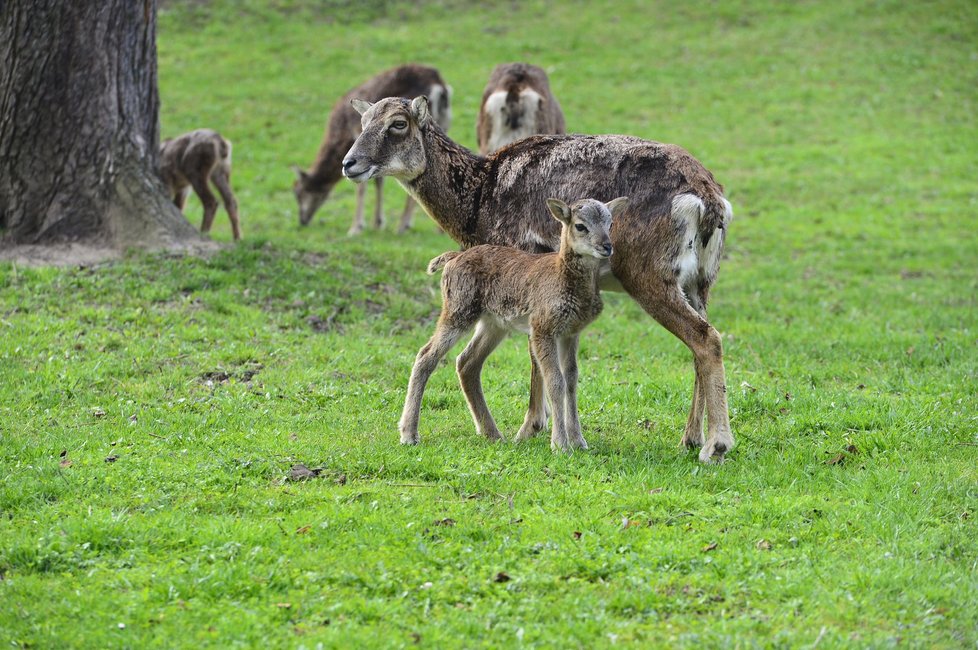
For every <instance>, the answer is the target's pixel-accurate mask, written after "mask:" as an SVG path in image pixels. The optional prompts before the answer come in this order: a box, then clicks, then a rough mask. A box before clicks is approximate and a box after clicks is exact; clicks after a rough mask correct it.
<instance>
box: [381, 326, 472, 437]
mask: <svg viewBox="0 0 978 650" xmlns="http://www.w3.org/2000/svg"><path fill="white" fill-rule="evenodd" d="M465 330H466V328H464V327H458V326H455V325H452V324H448V323H445V322H443V321H442V320H439V321H438V327H437V328H436V329H435V334H434V335H433V336H432V337H431V339H430V340H429V341H428V342H427V343H425V344H424V346H423V347H422V348H421V350H419V351H418V356H417V358H416V359H415V361H414V367H413V368H412V369H411V380H410V381H409V382H408V390H407V397H405V399H404V411H402V413H401V421H400V423H399V424H398V428H399V429H400V432H401V444H405V445H416V444H418V421H419V420H420V419H421V397H422V396H423V395H424V388H425V386H426V385H427V384H428V378H429V377H431V373H433V372H434V371H435V368H437V367H438V362H439V361H441V360H442V358H443V357H444V356H445V355H446V354H447V353H448V351H449V350H451V349H452V346H453V345H455V343H456V342H457V341H458V340H459V339H460V338H461V337H462V335H463V334H465Z"/></svg>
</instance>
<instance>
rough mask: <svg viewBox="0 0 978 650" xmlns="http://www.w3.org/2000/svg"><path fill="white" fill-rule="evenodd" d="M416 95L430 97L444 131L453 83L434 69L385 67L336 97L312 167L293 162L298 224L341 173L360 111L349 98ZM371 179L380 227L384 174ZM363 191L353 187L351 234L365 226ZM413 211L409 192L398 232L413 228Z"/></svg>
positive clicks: (357, 128) (309, 217) (448, 120)
mask: <svg viewBox="0 0 978 650" xmlns="http://www.w3.org/2000/svg"><path fill="white" fill-rule="evenodd" d="M419 95H426V96H427V97H428V99H429V100H430V103H431V113H432V115H433V116H434V118H435V121H437V122H438V123H439V124H440V125H441V127H442V128H443V129H445V130H446V131H447V130H448V127H449V125H450V124H451V120H452V109H451V87H450V86H448V85H447V84H446V83H445V81H444V80H443V79H442V78H441V74H440V73H439V72H438V70H436V69H435V68H429V67H427V66H422V65H414V64H411V65H402V66H399V67H397V68H392V69H390V70H385V71H384V72H381V73H380V74H378V75H377V76H376V77H372V78H371V79H368V80H367V81H365V82H364V83H363V84H361V85H359V86H357V87H356V88H353V89H352V90H350V91H349V92H348V93H346V94H345V95H343V97H341V98H340V100H339V101H338V102H336V105H335V106H333V110H332V112H331V114H330V117H329V123H328V125H327V126H326V133H325V135H324V136H323V142H322V144H321V145H319V153H318V154H316V161H315V162H314V163H313V164H312V168H311V169H310V170H309V171H308V172H305V171H302V170H301V169H299V168H298V167H294V170H295V173H296V181H295V184H294V185H293V187H292V191H293V193H295V198H296V201H298V203H299V223H300V224H301V225H303V226H305V225H308V223H309V222H310V221H312V218H313V216H314V215H315V214H316V211H317V210H318V209H319V206H321V205H322V204H323V202H324V201H325V200H326V198H327V197H328V196H329V193H330V191H332V189H333V186H334V185H336V183H337V182H339V180H340V179H342V178H343V172H342V161H343V157H344V156H345V155H346V152H347V151H349V149H350V147H351V146H353V142H354V141H355V140H356V139H357V136H358V135H360V115H359V114H358V113H357V112H356V111H355V110H353V108H352V107H351V106H350V100H351V99H353V98H359V99H367V100H370V101H376V100H378V99H381V98H383V97H406V98H408V99H413V98H414V97H417V96H419ZM375 184H376V187H377V203H376V206H375V208H374V225H375V226H376V227H377V228H380V227H381V226H382V225H383V224H384V207H383V196H384V194H383V178H381V177H377V179H376V180H375ZM366 193H367V187H366V185H360V186H358V187H357V211H356V213H355V215H354V217H353V224H352V225H351V226H350V231H349V234H351V235H356V234H358V233H360V232H362V231H363V228H364V220H363V203H364V198H365V196H366ZM413 212H414V201H413V200H412V199H411V197H410V196H408V197H407V202H406V203H405V204H404V212H403V214H402V215H401V224H400V227H399V229H398V231H399V232H404V231H405V230H407V229H409V228H410V227H411V216H412V214H413Z"/></svg>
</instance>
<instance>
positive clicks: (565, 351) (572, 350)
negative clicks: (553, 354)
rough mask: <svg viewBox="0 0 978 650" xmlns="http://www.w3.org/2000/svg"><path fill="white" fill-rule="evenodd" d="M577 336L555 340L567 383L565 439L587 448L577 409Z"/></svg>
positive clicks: (571, 443) (573, 445) (573, 444)
mask: <svg viewBox="0 0 978 650" xmlns="http://www.w3.org/2000/svg"><path fill="white" fill-rule="evenodd" d="M577 343H578V337H577V336H567V337H564V338H560V339H558V340H557V349H558V351H559V353H560V368H561V370H562V371H563V373H564V381H565V382H566V384H567V403H566V405H565V407H564V408H565V411H566V416H565V417H566V420H567V440H568V442H569V443H570V446H571V447H576V448H578V449H587V441H586V440H584V435H583V434H582V433H581V417H580V414H579V413H578V411H577Z"/></svg>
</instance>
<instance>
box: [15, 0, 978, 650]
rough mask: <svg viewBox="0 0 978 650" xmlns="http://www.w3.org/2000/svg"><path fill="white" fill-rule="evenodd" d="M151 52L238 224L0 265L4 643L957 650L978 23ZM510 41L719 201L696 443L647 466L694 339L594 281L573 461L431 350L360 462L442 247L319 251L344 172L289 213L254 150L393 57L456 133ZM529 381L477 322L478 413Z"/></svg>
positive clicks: (284, 184) (715, 27) (182, 28)
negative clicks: (234, 242) (467, 398)
mask: <svg viewBox="0 0 978 650" xmlns="http://www.w3.org/2000/svg"><path fill="white" fill-rule="evenodd" d="M158 41H159V61H160V89H161V97H162V107H163V110H162V130H163V134H164V135H165V136H171V135H175V134H178V133H180V132H183V131H186V130H189V129H191V128H198V127H203V126H207V127H211V128H216V129H218V130H220V131H221V132H222V133H223V134H224V135H225V136H227V137H229V138H230V139H231V140H233V141H234V143H235V158H234V162H235V175H234V185H235V189H236V193H237V196H238V199H239V202H240V204H241V208H242V222H243V228H244V232H245V237H246V240H245V241H244V242H243V243H242V244H241V245H239V246H237V247H228V248H227V249H226V250H224V251H223V252H220V253H219V254H217V255H215V256H214V257H212V258H210V259H206V260H202V259H185V258H173V257H166V256H146V255H135V256H131V257H129V258H127V259H126V260H124V261H122V262H119V263H116V264H112V265H107V266H100V267H96V268H82V269H78V268H76V269H25V268H19V267H14V266H11V265H5V266H0V333H2V334H0V381H2V391H0V642H2V643H4V644H6V645H11V646H13V647H18V646H24V647H38V648H40V647H87V648H92V647H138V648H142V647H200V646H205V647H220V648H227V647H288V648H291V647H306V648H313V647H318V646H319V645H322V646H325V647H398V646H413V645H415V644H418V645H420V646H422V647H446V646H464V647H483V646H485V647H500V646H502V647H514V646H526V647H553V646H557V645H569V646H572V647H603V646H608V645H612V644H614V643H616V642H617V643H618V644H626V643H630V642H634V643H635V644H636V645H641V646H658V647H728V646H736V647H754V646H757V647H812V646H813V645H815V644H817V645H818V646H819V647H845V646H861V647H865V646H870V647H885V646H910V647H928V648H929V647H975V644H976V642H978V606H976V603H978V568H976V560H975V558H976V557H978V530H976V522H978V512H976V500H978V470H976V456H978V454H976V452H978V449H976V447H978V398H976V380H978V273H976V269H978V265H976V256H978V217H976V210H978V181H976V174H975V173H976V165H975V161H976V159H978V120H976V119H975V115H976V109H978V101H976V98H978V95H976V93H975V88H976V87H978V64H976V59H978V5H975V4H974V3H970V2H956V3H955V2H926V3H909V4H908V3H902V2H877V3H849V2H842V1H832V2H822V3H793V4H780V3H771V4H763V3H754V2H745V3H729V4H728V3H723V4H720V5H716V4H711V3H707V4H704V3H693V4H687V5H682V6H678V5H676V4H675V3H665V2H663V3H654V4H649V3H643V2H630V3H624V2H622V3H607V4H602V3H583V2H581V3H578V2H574V3H560V4H559V5H558V6H556V7H551V6H549V5H548V3H543V2H537V1H535V0H531V1H528V2H525V3H519V4H508V5H504V6H500V7H498V8H496V7H493V6H491V5H489V4H481V3H479V4H476V3H472V4H469V3H461V2H452V3H448V2H445V3H429V4H425V5H423V6H422V7H420V8H415V7H413V6H408V5H400V4H396V5H383V4H381V3H339V2H336V3H333V4H331V5H324V8H317V9H310V8H308V6H306V4H305V3H302V2H297V1H296V2H285V1H271V0H269V1H268V2H260V1H259V0H248V1H246V2H243V3H231V2H230V1H229V0H228V1H223V0H222V1H220V2H218V1H217V0H215V1H214V2H205V3H198V2H187V3H185V4H184V3H180V2H173V3H168V4H167V5H166V8H165V9H164V10H163V11H162V12H161V15H160V26H159V38H158ZM511 60H529V61H532V62H535V63H538V64H540V65H543V66H545V67H546V68H547V69H548V70H549V71H550V75H551V80H552V84H553V87H554V91H555V93H556V94H557V96H558V97H559V99H560V101H561V103H562V105H563V107H564V111H565V113H566V116H567V122H568V124H569V126H570V128H571V129H572V130H575V131H582V132H592V133H597V132H620V133H630V134H634V135H638V136H643V137H647V138H651V139H656V140H661V141H667V142H678V143H681V144H682V145H683V146H685V147H686V148H687V149H689V150H690V151H691V152H693V153H694V155H696V156H697V157H698V158H699V159H700V160H702V161H703V162H704V163H705V164H706V165H707V166H708V167H709V168H710V169H711V170H712V171H713V172H714V173H715V175H716V176H717V178H718V179H719V180H721V182H723V183H724V184H725V186H726V188H727V192H728V197H729V198H730V199H731V201H732V202H733V204H734V208H735V211H736V215H737V216H736V218H735V221H734V223H733V226H732V229H731V231H730V237H729V239H728V247H727V255H726V259H725V260H724V262H723V267H722V270H721V274H720V278H719V281H718V283H717V285H716V287H715V289H714V292H713V300H712V304H711V320H712V321H713V322H714V323H715V325H716V326H717V327H718V329H719V330H720V331H721V332H723V334H724V346H725V352H726V369H727V382H728V387H729V396H730V405H731V421H732V424H733V427H734V430H735V433H736V434H737V436H738V446H737V447H736V448H735V450H734V451H733V452H732V453H731V454H730V459H729V461H728V462H726V463H724V464H723V465H720V466H703V465H700V464H699V463H697V462H696V460H695V455H693V454H687V453H684V452H683V451H682V450H680V449H679V448H678V447H677V443H678V441H679V438H680V435H681V432H682V427H683V423H684V422H685V416H686V412H687V410H688V404H689V399H690V394H691V388H692V364H691V360H690V354H689V352H688V351H687V350H686V349H685V348H684V347H683V346H682V345H681V344H680V343H679V342H678V341H676V340H675V339H674V338H672V337H671V336H670V335H668V334H667V333H666V332H665V331H664V330H663V329H662V328H660V327H659V326H657V325H656V324H654V323H653V322H652V321H651V320H650V319H649V318H648V317H646V316H645V315H644V314H643V313H642V312H641V310H640V309H639V308H638V307H637V306H636V305H635V304H634V303H633V302H631V301H630V300H629V299H628V298H627V297H625V296H622V295H608V296H607V297H606V308H605V313H604V314H603V316H602V318H600V319H599V321H598V322H597V323H595V325H594V326H593V327H592V328H590V329H589V330H588V331H587V332H586V333H585V336H584V337H583V341H582V350H581V358H582V360H581V372H582V385H581V409H582V421H583V424H584V428H585V435H586V436H587V438H588V441H589V442H590V443H591V445H592V448H593V449H592V450H591V451H589V452H586V453H575V454H573V455H571V456H563V455H554V454H552V453H551V452H550V449H549V443H548V441H547V439H546V436H543V437H541V438H539V439H537V440H535V441H533V442H531V443H529V444H526V445H522V446H518V447H517V446H515V445H512V444H509V443H505V444H501V445H492V444H489V443H486V442H483V441H482V440H480V439H477V438H476V437H475V434H474V428H473V425H472V423H471V421H470V419H469V415H468V412H467V410H466V408H465V405H464V401H463V399H462V396H461V394H460V392H459V390H458V388H457V383H456V379H455V377H454V373H453V372H452V370H451V369H450V367H448V366H446V367H444V368H441V369H440V370H439V371H438V372H437V373H435V375H434V377H433V378H432V382H431V385H430V387H429V389H428V392H427V394H426V398H425V403H424V410H423V412H422V425H421V436H422V444H421V445H420V446H419V447H416V448H410V449H407V448H403V447H401V446H400V445H399V444H398V443H397V440H398V436H397V430H396V422H397V418H398V416H399V412H400V407H401V404H402V400H403V394H404V390H405V387H406V383H407V378H408V374H409V371H410V366H411V362H412V360H413V358H414V355H415V353H416V352H417V349H418V348H419V347H420V345H421V344H422V343H423V342H424V341H425V340H426V338H427V337H428V336H429V335H430V332H431V329H432V326H433V319H434V317H435V315H436V314H437V309H438V306H439V305H438V298H437V294H436V292H435V288H436V280H435V279H433V278H430V277H428V276H426V275H425V274H424V267H425V265H426V263H427V261H428V260H429V259H430V258H431V257H433V256H435V255H436V254H438V253H440V252H442V251H444V250H448V249H450V248H452V247H453V244H452V243H451V242H450V241H449V240H448V239H447V238H446V237H445V236H444V235H440V234H438V233H437V231H436V230H435V228H434V227H433V225H432V224H431V222H430V221H428V220H427V219H426V218H423V217H422V218H420V219H419V224H418V226H417V228H416V229H415V230H414V231H413V232H411V233H409V234H408V235H406V236H397V235H395V234H394V232H393V230H394V227H393V224H391V225H389V226H388V228H387V229H385V230H383V231H379V232H378V231H375V230H370V231H368V232H367V233H365V234H364V235H363V236H361V237H359V238H356V239H347V238H346V237H345V232H346V229H347V227H348V226H349V223H350V220H351V217H352V213H353V207H354V191H353V189H352V186H350V184H348V183H342V184H340V186H338V187H337V189H336V191H335V194H334V196H333V197H332V198H331V199H330V201H329V202H327V203H326V205H325V206H324V207H323V209H322V211H321V212H320V214H319V215H317V217H316V219H315V221H314V222H313V223H312V225H311V226H310V227H309V228H307V229H299V227H298V226H297V218H296V209H295V202H294V200H293V197H292V195H291V191H290V188H291V181H292V172H291V171H290V170H289V168H288V165H289V164H291V163H298V164H300V165H304V166H305V165H308V164H309V163H310V162H311V161H312V159H313V156H314V154H315V151H316V148H317V146H318V143H319V139H320V137H321V134H322V129H323V125H324V124H325V120H326V116H327V111H328V110H329V107H330V106H331V105H332V104H333V102H334V101H335V99H336V98H337V97H339V96H340V95H341V94H342V93H343V92H345V91H346V90H347V89H348V88H350V87H352V86H354V85H356V84H357V83H359V82H360V81H362V80H363V79H365V78H367V77H368V76H370V75H371V74H373V73H375V72H376V71H378V70H380V69H383V68H385V67H388V66H391V65H395V64H398V63H402V62H406V61H421V62H426V63H430V64H433V65H436V66H437V67H439V68H440V69H441V71H442V73H443V74H444V76H445V77H446V79H447V80H448V82H449V83H451V84H452V85H453V86H454V90H455V101H454V115H455V122H454V125H453V127H452V131H451V134H452V135H453V136H454V137H455V138H456V139H458V140H459V141H461V142H462V143H463V144H466V145H467V146H470V147H471V146H474V144H475V138H474V124H475V115H476V111H477V108H478V102H479V98H480V96H481V90H482V86H483V84H484V83H485V80H486V78H487V77H488V74H489V71H490V69H491V68H492V66H493V65H495V64H496V63H498V62H502V61H511ZM386 191H387V205H388V209H389V214H390V215H391V216H392V217H393V216H394V213H395V211H396V210H398V209H400V207H401V204H402V197H403V192H402V190H401V189H400V188H398V187H396V185H395V184H394V183H393V182H391V183H389V184H388V188H387V190H386ZM199 210H200V208H199V203H198V202H197V201H196V199H191V201H190V206H189V208H188V216H189V217H190V218H191V220H192V221H194V222H195V223H196V222H197V221H198V219H199ZM214 238H215V239H218V240H221V241H229V240H230V231H229V227H228V224H227V222H226V220H224V217H223V213H222V214H221V215H219V217H218V223H217V226H216V232H215V234H214ZM312 317H316V318H318V319H319V321H317V320H316V319H315V318H313V319H312V320H310V319H311V318H312ZM316 322H322V323H326V325H325V330H326V331H316V329H315V328H314V327H313V326H312V324H313V323H316ZM321 329H322V328H321ZM527 375H528V373H527V360H526V352H525V343H524V342H522V341H520V340H518V339H515V338H514V339H513V340H511V341H510V342H508V343H507V344H505V345H503V346H502V347H501V349H500V350H499V352H497V353H496V355H494V356H493V358H492V359H491V360H490V362H489V364H488V367H487V370H486V392H487V396H488V399H489V402H490V406H491V407H492V408H493V410H494V413H495V415H496V418H497V421H498V422H499V424H500V427H501V429H503V430H504V431H508V432H510V433H513V432H515V430H516V429H517V427H518V426H519V424H520V422H521V421H522V413H523V409H524V408H525V398H526V391H527V386H526V383H527ZM110 458H111V459H114V460H112V461H111V462H110V461H109V459H110ZM296 463H303V464H305V465H307V466H308V467H310V468H317V469H321V472H320V475H319V477H318V478H315V479H312V480H309V481H305V482H292V481H288V480H286V479H287V477H288V476H289V472H290V468H291V467H292V466H293V465H294V464H296ZM449 520H450V521H449ZM714 545H715V546H714ZM501 572H502V573H505V574H506V575H508V576H509V578H510V579H509V580H508V581H504V582H499V581H497V580H498V579H499V578H498V576H499V574H500V573H501ZM123 626H124V627H123Z"/></svg>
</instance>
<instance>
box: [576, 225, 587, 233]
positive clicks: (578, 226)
mask: <svg viewBox="0 0 978 650" xmlns="http://www.w3.org/2000/svg"><path fill="white" fill-rule="evenodd" d="M574 227H575V228H577V232H587V228H585V227H584V225H583V224H579V223H575V224H574Z"/></svg>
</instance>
